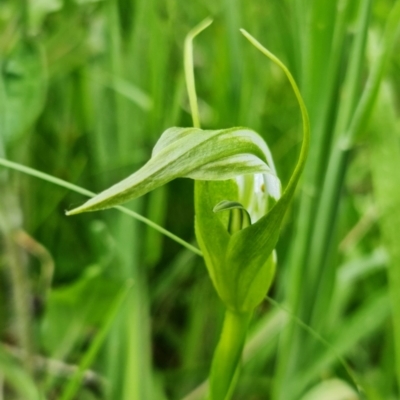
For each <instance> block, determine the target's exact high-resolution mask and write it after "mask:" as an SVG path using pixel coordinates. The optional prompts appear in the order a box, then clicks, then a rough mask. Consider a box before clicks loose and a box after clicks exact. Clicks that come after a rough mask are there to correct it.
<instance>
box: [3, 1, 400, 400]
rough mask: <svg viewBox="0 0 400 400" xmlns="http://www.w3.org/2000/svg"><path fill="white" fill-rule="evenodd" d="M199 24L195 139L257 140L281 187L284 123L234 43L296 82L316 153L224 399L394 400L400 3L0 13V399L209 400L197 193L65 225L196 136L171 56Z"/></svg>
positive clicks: (34, 6) (169, 195)
mask: <svg viewBox="0 0 400 400" xmlns="http://www.w3.org/2000/svg"><path fill="white" fill-rule="evenodd" d="M208 16H211V17H212V18H213V19H214V23H213V24H212V25H211V26H210V27H209V28H208V29H207V30H205V31H204V32H203V33H202V34H201V35H200V36H198V38H196V41H195V45H194V66H195V71H194V72H195V76H196V86H197V95H198V98H199V108H200V120H201V124H202V127H203V128H205V129H221V128H231V127H235V126H246V127H249V128H251V129H253V130H255V131H256V132H258V133H259V134H261V135H262V136H263V138H264V139H265V141H266V142H267V143H268V145H269V147H270V149H271V152H272V154H273V158H274V162H275V165H276V167H277V170H278V174H279V177H280V178H281V181H282V184H283V187H285V186H286V185H287V183H288V180H289V178H290V176H291V174H292V172H293V169H294V167H295V165H296V161H297V159H298V154H299V151H300V142H301V115H300V112H299V109H298V104H297V102H296V98H295V96H294V95H293V91H292V89H291V87H290V85H289V83H288V81H287V79H286V77H285V76H284V74H283V72H282V71H281V70H280V69H279V68H278V67H277V66H276V65H274V64H272V63H271V62H269V61H268V60H267V59H266V58H265V57H263V55H262V54H260V53H259V52H257V51H256V50H255V49H254V47H252V46H251V45H250V44H249V43H248V42H247V41H246V39H245V38H244V37H243V36H242V35H241V34H240V32H239V28H245V29H246V30H247V31H248V32H250V33H251V34H252V35H254V36H255V37H257V38H258V39H259V40H260V41H261V42H262V43H263V44H264V45H266V46H267V47H268V48H269V49H270V50H271V51H272V52H273V53H274V54H276V55H277V56H278V57H279V58H280V59H281V60H283V61H284V63H285V64H286V65H287V66H288V68H289V69H290V71H291V72H292V74H293V76H294V78H295V79H296V81H297V82H298V84H299V87H300V90H301V93H302V95H303V97H304V100H305V103H306V106H307V109H308V113H309V117H310V123H311V134H312V137H311V146H310V153H309V157H308V161H307V165H306V168H305V171H304V174H303V176H302V179H301V181H300V184H299V185H298V190H297V192H296V196H295V199H294V201H293V202H292V203H291V208H290V210H289V212H288V213H287V214H286V217H285V220H284V222H283V227H282V230H281V233H280V239H279V242H278V245H277V248H276V251H277V255H278V264H277V271H276V276H275V281H274V283H273V286H272V288H271V290H270V292H269V296H268V298H266V299H265V301H264V302H263V303H262V304H261V305H260V306H259V307H257V308H256V310H255V312H254V315H253V318H252V320H251V322H250V327H249V333H248V335H247V340H246V344H245V348H244V352H243V363H242V369H241V373H240V375H239V377H238V381H237V386H236V389H235V392H234V394H233V396H232V398H233V399H273V400H292V399H293V400H297V399H303V400H312V399H332V400H345V399H362V398H368V399H373V400H375V399H376V400H380V399H382V400H387V399H396V398H398V396H399V389H400V289H399V288H400V250H399V249H400V247H399V246H398V229H399V228H398V227H399V226H400V185H399V179H400V176H399V175H398V174H399V171H400V148H399V146H400V144H399V135H400V122H399V100H400V97H399V94H400V79H399V76H400V73H399V72H400V51H399V50H400V41H399V36H398V30H399V28H400V1H399V0H396V1H393V0H376V1H372V0H363V1H362V0H357V1H355V0H332V1H318V0H285V1H282V0H271V1H260V0H247V1H239V0H231V1H228V0H226V1H223V2H217V1H209V0H202V1H200V0H199V1H195V2H187V1H186V2H185V1H183V0H166V1H157V0H147V1H146V0H104V1H96V0H94V1H93V0H75V1H74V0H65V1H61V0H41V1H35V2H33V1H32V2H29V1H27V0H21V1H19V2H17V1H15V0H3V1H2V2H1V3H0V63H1V75H0V246H1V247H0V248H1V252H0V399H1V398H4V399H24V400H25V399H27V400H30V399H62V400H67V399H82V400H89V399H118V400H119V399H121V400H122V399H123V400H125V399H126V400H128V399H129V400H131V399H144V400H146V399H151V400H153V399H154V400H158V399H160V400H162V399H185V400H195V399H203V398H204V397H205V395H206V393H207V386H206V383H205V381H206V380H207V377H208V374H209V370H210V365H211V360H212V356H213V352H214V350H215V347H216V345H217V342H218V340H219V335H220V332H221V327H222V321H223V316H224V306H223V304H222V303H221V301H220V299H219V298H218V296H217V294H216V293H215V291H214V288H213V286H212V284H211V281H210V278H209V276H208V272H207V269H206V268H205V267H204V261H203V259H202V257H201V256H199V252H198V250H196V249H197V243H196V242H195V239H194V223H193V222H194V201H193V188H194V184H193V181H192V180H190V179H177V180H174V181H172V182H170V183H168V184H167V185H166V186H162V187H159V188H157V189H156V190H155V191H153V192H150V193H148V194H146V195H145V196H143V197H140V198H138V199H135V200H133V201H131V202H129V203H127V204H125V206H126V207H127V208H129V209H130V210H131V211H130V212H129V211H127V212H125V213H123V212H121V211H120V210H115V209H113V210H108V211H101V212H97V213H89V214H82V215H78V216H71V217H66V216H65V210H67V209H71V208H74V207H76V206H79V205H80V204H82V203H83V201H84V198H83V196H82V194H85V193H86V195H89V196H90V193H88V191H90V192H100V191H101V190H103V189H105V188H107V187H109V186H110V185H112V184H113V183H115V182H117V181H119V180H121V179H123V178H125V177H126V176H128V175H130V174H131V173H132V172H134V171H136V170H138V169H139V168H140V167H141V166H142V165H144V164H145V162H146V161H147V160H148V159H149V157H150V155H151V151H152V148H153V146H154V144H155V143H156V141H157V139H158V138H159V136H160V135H161V133H162V132H164V131H165V130H166V129H168V128H170V127H173V126H180V127H190V126H192V118H191V113H190V106H189V100H188V97H187V92H186V87H185V79H184V70H183V46H184V40H185V36H186V35H187V33H188V32H189V31H190V30H191V29H192V28H193V27H194V26H195V25H197V24H198V23H199V22H200V21H201V20H203V19H204V18H206V17H208ZM24 166H25V167H29V168H30V169H24ZM38 171H42V172H44V173H45V174H48V175H45V174H40V173H39V172H38ZM32 175H36V177H35V176H32ZM38 178H39V179H38ZM57 178H58V179H57ZM66 182H70V183H73V184H75V185H79V187H81V189H79V188H77V187H72V186H69V187H68V184H67V183H66ZM82 188H83V189H82ZM79 190H80V192H81V194H79V193H77V192H79ZM85 190H86V192H85ZM136 213H137V214H136ZM138 215H139V216H138ZM140 216H144V217H145V218H148V219H149V220H151V221H153V222H155V223H156V224H158V225H160V226H162V227H164V228H165V229H166V230H168V231H170V232H172V233H173V234H174V235H177V236H178V237H180V238H181V239H183V240H184V241H185V242H184V243H183V244H184V245H182V243H178V242H177V241H176V240H174V236H173V235H169V236H166V235H164V234H162V233H160V230H159V229H158V230H157V229H154V227H151V226H149V225H148V224H147V222H146V221H147V220H145V219H143V218H141V219H140ZM138 218H139V219H138ZM186 242H188V243H189V245H187V244H186ZM193 246H195V247H196V248H193Z"/></svg>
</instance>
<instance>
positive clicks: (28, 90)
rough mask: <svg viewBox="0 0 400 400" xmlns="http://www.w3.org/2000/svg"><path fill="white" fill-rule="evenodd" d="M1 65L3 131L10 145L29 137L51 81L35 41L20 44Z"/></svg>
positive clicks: (0, 86) (0, 99)
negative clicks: (24, 134)
mask: <svg viewBox="0 0 400 400" xmlns="http://www.w3.org/2000/svg"><path fill="white" fill-rule="evenodd" d="M1 64H2V65H1V71H2V72H1V75H0V114H1V115H2V121H1V130H2V135H3V137H4V138H5V141H6V142H7V141H10V140H14V139H17V138H18V137H19V136H20V135H22V134H23V133H25V131H26V130H28V129H29V128H30V127H31V125H32V124H33V123H34V122H35V120H36V119H37V117H38V116H39V114H40V112H41V111H42V109H43V106H44V101H45V94H46V85H47V81H46V69H45V61H44V57H43V54H42V51H41V49H40V48H39V47H38V46H37V45H36V44H35V43H33V42H31V41H25V42H21V43H19V44H18V45H17V46H16V47H15V48H14V49H13V50H12V52H11V53H10V54H9V55H8V57H7V58H5V60H4V61H3V62H2V63H1Z"/></svg>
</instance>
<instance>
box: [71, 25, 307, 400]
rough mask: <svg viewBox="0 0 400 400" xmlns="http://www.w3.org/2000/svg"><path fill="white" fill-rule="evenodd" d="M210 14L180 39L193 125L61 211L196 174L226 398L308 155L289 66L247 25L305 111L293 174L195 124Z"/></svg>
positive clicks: (247, 137)
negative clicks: (197, 69)
mask: <svg viewBox="0 0 400 400" xmlns="http://www.w3.org/2000/svg"><path fill="white" fill-rule="evenodd" d="M210 23H211V21H209V20H206V21H204V22H203V23H202V24H200V25H199V26H198V27H196V28H195V29H193V30H192V31H191V32H190V33H189V35H188V36H187V38H186V41H185V60H184V61H185V73H186V82H187V86H188V94H189V100H190V104H191V109H192V116H193V123H194V127H193V128H177V127H174V128H170V129H167V130H166V131H165V132H164V133H163V134H162V135H161V137H160V139H159V140H158V142H157V143H156V145H155V146H154V149H153V152H152V155H151V158H150V160H149V161H148V162H147V163H146V164H145V165H144V166H143V167H142V168H141V169H139V170H138V171H137V172H135V173H133V174H132V175H130V176H129V177H127V178H126V179H124V180H122V181H121V182H119V183H117V184H115V185H114V186H112V187H110V188H109V189H107V190H105V191H104V192H102V193H100V194H98V195H97V196H95V197H93V198H92V199H90V200H89V201H87V202H86V203H85V204H83V205H82V206H80V207H78V208H76V209H74V210H71V211H69V212H68V213H67V214H68V215H72V214H77V213H81V212H86V211H96V210H100V209H106V208H110V207H114V206H116V205H118V204H121V203H123V202H126V201H129V200H132V199H134V198H137V197H139V196H142V195H144V194H146V193H148V192H149V191H151V190H154V189H155V188H157V187H159V186H161V185H164V184H166V183H168V182H169V181H171V180H173V179H176V178H180V177H181V178H182V177H183V178H191V179H194V180H195V233H196V238H197V241H198V244H199V246H200V249H201V251H202V253H203V256H204V260H205V264H206V267H207V269H208V272H209V275H210V278H211V280H212V282H213V285H214V287H215V289H216V291H217V293H218V295H219V297H220V298H221V300H222V301H223V303H224V305H225V306H226V309H227V311H226V316H225V321H224V325H223V330H222V335H221V339H220V342H219V344H218V346H217V349H216V351H215V355H214V359H213V364H212V369H211V376H210V399H213V400H222V399H228V398H229V394H230V393H231V391H232V388H233V386H234V385H233V384H232V382H233V381H234V376H235V374H236V372H237V368H238V365H239V361H240V356H241V353H242V349H243V345H244V341H245V335H246V332H247V326H248V323H249V321H250V318H251V315H252V312H253V310H254V308H255V307H257V305H258V304H260V302H261V301H262V300H263V299H264V298H265V296H266V294H267V292H268V289H269V287H270V285H271V283H272V280H273V276H274V273H275V268H276V254H275V251H274V248H275V246H276V243H277V241H278V237H279V231H280V227H281V224H282V221H283V217H284V215H285V212H286V210H287V209H288V207H289V204H290V201H291V199H292V197H293V195H294V191H295V188H296V185H297V183H298V180H299V178H300V175H301V172H302V170H303V167H304V163H305V160H306V156H307V151H308V145H309V122H308V116H307V111H306V108H305V105H304V103H303V100H302V98H301V95H300V92H299V90H298V88H297V85H296V83H295V81H294V79H293V77H292V76H291V74H290V72H289V71H288V69H287V68H286V67H285V66H284V65H283V64H282V62H281V61H280V60H279V59H277V58H276V57H275V56H274V55H273V54H271V53H270V52H269V51H268V50H267V49H265V48H264V47H263V46H262V45H261V44H260V43H259V42H257V41H256V40H255V39H254V38H253V37H252V36H251V35H249V34H248V33H247V32H246V31H244V30H241V31H242V33H243V35H244V36H245V37H246V38H247V39H248V40H249V41H250V42H251V43H252V44H253V45H254V46H255V47H256V48H257V49H259V50H260V51H261V52H262V53H263V54H265V55H266V56H267V57H268V58H270V59H271V60H272V61H273V62H274V63H276V64H277V65H278V66H279V67H280V68H281V69H282V70H283V71H284V73H285V74H286V76H287V77H288V79H289V82H290V84H291V86H292V88H293V91H294V93H295V95H296V97H297V100H298V102H299V106H300V110H301V114H302V118H303V132H304V138H303V144H302V148H301V152H300V157H299V161H298V163H297V165H296V168H295V170H294V172H293V174H292V177H291V179H290V181H289V183H288V185H287V187H286V188H285V190H284V191H283V192H282V193H281V184H280V180H279V178H278V177H277V174H276V170H275V166H274V163H273V160H272V156H271V152H270V150H269V148H268V146H267V144H266V143H265V142H264V140H263V139H262V138H261V136H259V135H258V134H257V133H256V132H254V131H252V130H251V129H248V128H242V127H237V128H229V129H219V130H202V129H200V127H199V126H200V123H199V117H198V110H197V98H196V91H195V84H194V76H193V60H192V41H193V38H194V37H195V36H196V35H197V34H199V33H200V32H201V31H202V30H203V29H205V28H206V27H207V26H208V25H209V24H210Z"/></svg>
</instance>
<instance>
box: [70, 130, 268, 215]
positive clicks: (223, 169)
mask: <svg viewBox="0 0 400 400" xmlns="http://www.w3.org/2000/svg"><path fill="white" fill-rule="evenodd" d="M268 153H269V150H268V147H267V145H266V144H265V142H264V141H263V139H262V138H261V137H260V136H259V135H258V134H257V133H255V132H254V131H251V130H250V129H247V128H230V129H220V130H201V129H196V128H170V129H168V130H166V131H165V132H164V133H163V134H162V135H161V137H160V139H159V140H158V142H157V144H156V145H155V147H154V150H153V153H152V157H151V159H150V160H149V161H148V162H147V163H146V164H145V165H144V166H143V167H142V168H141V169H140V170H139V171H137V172H135V173H134V174H132V175H131V176H129V177H128V178H126V179H124V180H123V181H121V182H119V183H117V184H116V185H114V186H112V187H111V188H109V189H107V190H105V191H104V192H102V193H100V194H99V195H97V196H95V197H94V198H93V199H91V200H89V201H87V202H86V203H85V204H84V205H82V206H80V207H78V208H76V209H74V210H71V211H69V212H68V213H67V215H72V214H78V213H80V212H85V211H95V210H100V209H105V208H110V207H113V206H115V205H116V204H121V203H123V202H126V201H128V200H131V199H134V198H137V197H140V196H142V195H144V194H146V193H147V192H149V191H151V190H154V189H155V188H157V187H159V186H162V185H165V184H166V183H168V182H169V181H171V180H173V179H176V178H179V177H181V178H183V177H186V178H192V179H198V180H226V179H230V178H234V177H235V176H237V175H244V174H253V173H257V172H258V173H268V174H271V175H274V174H273V172H272V171H271V169H270V167H269V166H268V163H267V154H268ZM213 206H214V205H213ZM211 209H212V208H211Z"/></svg>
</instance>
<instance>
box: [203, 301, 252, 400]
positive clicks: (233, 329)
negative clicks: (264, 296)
mask: <svg viewBox="0 0 400 400" xmlns="http://www.w3.org/2000/svg"><path fill="white" fill-rule="evenodd" d="M251 316H252V313H251V312H250V313H237V312H234V311H231V310H229V309H227V310H226V312H225V319H224V324H223V327H222V333H221V337H220V339H219V342H218V345H217V348H216V350H215V353H214V358H213V361H212V365H211V372H210V390H209V396H208V400H228V399H229V398H230V395H231V392H232V391H233V388H234V384H235V376H236V375H237V371H238V368H239V364H240V359H241V355H242V351H243V346H244V343H245V339H246V332H247V328H248V326H249V322H250V319H251Z"/></svg>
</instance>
